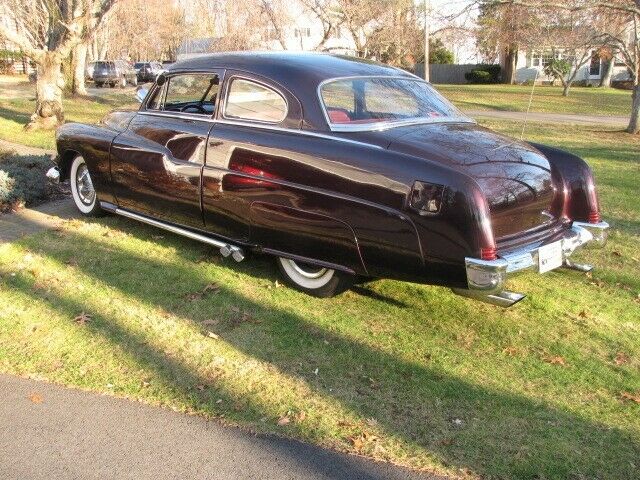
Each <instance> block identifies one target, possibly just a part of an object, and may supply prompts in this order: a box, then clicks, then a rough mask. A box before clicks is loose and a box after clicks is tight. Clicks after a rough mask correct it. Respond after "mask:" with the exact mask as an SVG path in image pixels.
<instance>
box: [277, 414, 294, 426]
mask: <svg viewBox="0 0 640 480" xmlns="http://www.w3.org/2000/svg"><path fill="white" fill-rule="evenodd" d="M290 422H291V419H290V418H289V417H287V416H286V415H283V416H281V417H280V418H279V419H278V425H280V426H283V425H289V423H290Z"/></svg>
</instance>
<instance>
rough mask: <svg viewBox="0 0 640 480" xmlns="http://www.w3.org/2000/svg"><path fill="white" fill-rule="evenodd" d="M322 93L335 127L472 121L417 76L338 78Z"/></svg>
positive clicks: (360, 127)
mask: <svg viewBox="0 0 640 480" xmlns="http://www.w3.org/2000/svg"><path fill="white" fill-rule="evenodd" d="M320 96H321V98H322V102H323V103H324V108H325V112H326V117H327V121H328V122H329V126H330V127H331V129H332V130H351V131H353V130H373V129H377V128H382V127H387V126H396V125H403V124H406V123H432V122H433V123H435V122H444V121H448V122H451V121H466V122H470V121H472V120H470V119H469V118H467V117H465V116H464V115H463V114H462V113H461V112H460V111H459V110H458V109H457V108H456V107H454V106H453V105H452V104H451V103H449V101H448V100H447V99H445V98H444V97H443V96H442V95H440V94H439V93H438V92H437V91H436V90H435V89H434V88H433V87H432V86H431V85H429V84H428V83H426V82H424V81H422V80H419V79H417V78H416V79H412V78H398V77H356V78H345V79H336V80H332V81H329V82H326V83H324V84H322V86H321V88H320Z"/></svg>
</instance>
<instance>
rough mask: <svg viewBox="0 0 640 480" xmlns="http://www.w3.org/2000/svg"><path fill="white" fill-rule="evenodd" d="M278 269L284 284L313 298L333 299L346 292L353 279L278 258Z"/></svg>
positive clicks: (332, 271)
mask: <svg viewBox="0 0 640 480" xmlns="http://www.w3.org/2000/svg"><path fill="white" fill-rule="evenodd" d="M277 261H278V268H280V272H281V273H282V276H283V277H284V280H285V282H286V283H288V284H289V285H291V286H292V287H294V288H296V289H297V290H301V291H303V292H306V293H308V294H310V295H313V296H315V297H322V298H326V297H333V296H334V295H337V294H339V293H342V292H344V291H345V290H348V289H349V287H350V286H351V285H352V284H353V281H354V277H353V276H351V275H348V274H346V273H343V272H338V271H336V270H332V269H330V268H325V267H320V266H317V265H311V264H308V263H302V262H296V261H295V260H291V259H289V258H282V257H278V259H277Z"/></svg>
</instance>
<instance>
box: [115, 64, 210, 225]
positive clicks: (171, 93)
mask: <svg viewBox="0 0 640 480" xmlns="http://www.w3.org/2000/svg"><path fill="white" fill-rule="evenodd" d="M221 77H222V72H221V71H212V72H206V73H193V72H182V73H172V74H170V75H167V76H166V77H165V76H164V75H163V76H161V77H159V79H158V82H157V83H156V85H155V87H154V89H153V91H152V92H151V93H150V95H148V96H147V100H146V101H145V103H144V104H143V105H142V106H141V109H140V111H139V112H138V113H137V114H136V116H135V117H134V118H133V119H132V121H131V123H130V124H129V127H128V128H127V130H126V131H125V132H123V133H122V134H120V135H119V136H118V137H116V139H115V140H114V142H113V145H112V147H111V174H112V182H113V190H114V194H115V196H116V199H117V202H118V206H120V207H121V208H126V209H129V210H132V211H136V212H140V213H143V214H145V215H148V216H152V217H155V218H159V219H162V220H166V221H169V222H172V223H177V224H181V225H187V226H191V227H196V228H202V227H203V220H202V212H201V209H200V191H201V185H200V173H201V170H202V167H203V165H204V162H205V155H206V144H207V137H208V135H209V131H210V130H211V127H212V125H213V123H212V116H213V112H214V110H215V108H216V105H217V94H218V88H219V83H220V81H219V79H220V78H221Z"/></svg>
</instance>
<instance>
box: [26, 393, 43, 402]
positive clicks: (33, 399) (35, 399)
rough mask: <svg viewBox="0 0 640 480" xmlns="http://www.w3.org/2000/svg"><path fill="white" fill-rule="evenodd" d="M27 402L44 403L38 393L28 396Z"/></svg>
mask: <svg viewBox="0 0 640 480" xmlns="http://www.w3.org/2000/svg"><path fill="white" fill-rule="evenodd" d="M29 400H31V402H33V403H42V402H44V398H43V397H42V395H40V394H39V393H36V392H33V393H30V394H29Z"/></svg>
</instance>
